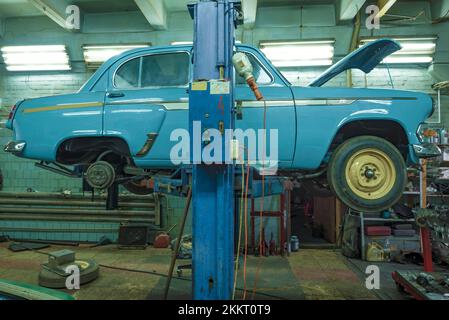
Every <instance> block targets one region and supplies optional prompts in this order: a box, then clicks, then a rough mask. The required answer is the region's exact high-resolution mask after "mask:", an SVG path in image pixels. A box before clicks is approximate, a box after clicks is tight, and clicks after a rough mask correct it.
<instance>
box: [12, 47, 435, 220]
mask: <svg viewBox="0 0 449 320" xmlns="http://www.w3.org/2000/svg"><path fill="white" fill-rule="evenodd" d="M399 49H400V46H399V44H398V43H396V42H394V41H393V40H390V39H379V40H376V41H374V42H372V43H369V44H367V45H365V46H364V47H362V48H359V49H358V50H356V51H354V52H352V53H351V54H349V55H348V56H346V57H345V58H343V59H341V60H340V61H339V62H338V63H336V64H334V65H333V66H331V67H330V68H329V69H328V70H327V71H325V72H324V73H323V74H322V75H321V76H319V77H318V78H317V79H315V80H314V81H312V82H311V83H310V84H309V85H307V86H304V87H296V86H292V85H291V84H290V83H289V82H288V81H287V80H286V79H285V78H284V77H283V76H282V74H281V73H280V72H279V71H278V70H277V69H276V68H275V67H274V66H273V65H272V64H271V63H270V61H269V60H268V59H267V58H266V57H265V56H264V54H263V53H262V52H261V51H260V50H258V49H256V48H254V47H251V46H247V45H237V46H236V50H237V51H239V52H243V53H245V54H246V55H247V57H248V58H249V60H250V61H251V64H252V65H253V69H254V76H255V80H256V82H257V84H258V86H259V88H260V91H261V92H262V93H263V95H264V97H265V102H262V101H256V100H255V98H254V96H253V94H252V92H251V90H250V89H249V87H248V86H247V85H246V83H245V80H244V79H242V78H240V77H238V76H236V80H235V90H234V95H235V100H236V105H237V108H236V110H239V111H238V112H237V113H238V117H237V119H236V121H235V126H236V128H241V129H244V130H246V129H248V128H254V129H258V128H262V124H263V121H262V119H263V113H264V103H266V106H267V123H266V124H267V129H278V135H279V153H278V160H279V162H278V168H279V170H280V171H282V173H283V174H289V175H293V176H294V175H296V176H297V177H302V178H311V177H313V178H314V179H315V181H317V180H320V181H321V183H322V184H324V185H328V186H329V187H330V189H331V190H332V191H333V192H334V193H335V194H336V195H337V196H338V197H339V198H340V199H341V200H342V201H343V202H344V203H346V204H347V205H348V206H350V207H352V208H354V209H357V210H360V211H378V210H383V209H386V208H388V207H390V206H392V205H393V204H394V203H396V202H397V201H398V200H399V198H400V197H401V195H402V192H403V189H404V187H405V184H406V179H407V177H406V165H407V164H413V163H415V164H416V163H418V159H419V158H420V157H432V156H436V155H439V154H440V150H439V149H438V148H437V147H436V146H434V145H431V144H427V143H424V142H423V140H422V138H421V137H420V135H419V131H420V126H421V124H422V123H423V122H424V121H425V120H426V119H427V118H428V117H429V116H430V115H431V114H432V112H433V109H434V106H433V100H432V98H431V97H430V96H429V95H427V94H424V93H420V92H411V91H401V90H386V89H366V88H332V87H322V86H323V85H324V84H326V83H327V82H328V81H329V80H331V79H332V78H334V77H335V76H337V75H338V74H340V73H342V72H344V71H346V70H349V69H359V70H362V71H363V72H365V73H368V72H370V71H371V70H372V69H373V68H375V67H376V66H377V65H378V64H379V63H380V62H381V61H382V60H383V59H384V58H385V57H386V56H388V55H390V54H391V53H393V52H395V51H397V50H399ZM191 54H192V47H191V46H167V47H148V48H139V49H135V50H131V51H127V52H125V53H122V54H120V55H118V56H116V57H113V58H111V59H109V60H108V61H107V62H105V63H104V64H103V65H102V66H101V67H100V68H99V69H98V70H97V71H96V72H95V73H94V74H93V76H92V77H91V78H90V79H89V80H88V81H87V82H86V83H85V84H84V85H83V86H82V88H81V89H80V90H79V91H78V92H77V93H74V94H65V95H58V96H50V97H42V98H36V99H26V100H23V101H20V102H18V103H17V104H16V105H15V106H14V107H13V108H12V110H11V113H10V115H9V119H8V122H7V128H9V129H12V130H13V140H12V141H11V142H9V143H8V144H7V145H6V146H5V151H7V152H12V153H14V154H15V155H16V156H19V157H23V158H28V159H36V160H38V161H39V163H38V166H41V167H45V168H47V169H48V168H50V169H52V170H53V171H55V172H60V173H63V174H68V175H73V176H78V177H79V176H83V177H84V178H85V179H87V180H88V182H89V183H90V184H91V185H94V186H96V187H101V188H107V187H109V186H110V185H111V184H112V182H114V181H115V180H116V179H121V181H123V182H124V183H123V185H124V186H125V187H126V188H127V189H128V190H130V191H131V192H134V193H138V194H142V193H149V192H151V191H152V190H151V188H149V187H148V184H147V183H146V182H145V178H144V177H145V176H151V175H152V174H156V173H159V172H170V171H172V170H175V169H176V166H175V165H174V164H173V162H172V161H171V160H170V150H171V148H172V147H173V146H174V145H175V144H176V141H171V140H170V134H171V132H172V131H173V130H174V129H177V128H186V129H187V128H188V97H189V93H188V85H189V82H190V81H191V69H192V65H191V61H192V59H191ZM95 164H96V165H95ZM67 166H75V170H71V169H69V168H68V167H67ZM325 172H327V175H326V174H324V173H325ZM126 178H130V179H128V180H126ZM326 180H327V181H326Z"/></svg>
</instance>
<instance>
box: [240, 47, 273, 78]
mask: <svg viewBox="0 0 449 320" xmlns="http://www.w3.org/2000/svg"><path fill="white" fill-rule="evenodd" d="M245 54H246V56H247V57H248V59H249V61H250V62H251V64H252V66H253V75H254V78H255V79H256V83H257V84H262V85H263V84H270V83H271V82H272V78H271V76H270V75H269V74H268V73H267V71H266V70H265V69H264V67H263V66H262V64H261V63H260V62H259V60H257V59H256V58H255V57H254V56H253V55H252V54H250V53H246V52H245ZM235 77H236V78H235V83H236V84H237V85H242V84H245V85H246V81H245V79H243V78H242V77H241V76H239V75H238V74H236V75H235Z"/></svg>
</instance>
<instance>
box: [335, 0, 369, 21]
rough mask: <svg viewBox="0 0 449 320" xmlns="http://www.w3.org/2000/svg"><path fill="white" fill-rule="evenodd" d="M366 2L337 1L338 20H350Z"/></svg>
mask: <svg viewBox="0 0 449 320" xmlns="http://www.w3.org/2000/svg"><path fill="white" fill-rule="evenodd" d="M365 2H366V0H340V1H339V7H338V8H339V12H338V18H339V20H352V19H354V17H355V15H356V14H357V12H359V10H360V9H361V8H362V7H363V5H364V4H365Z"/></svg>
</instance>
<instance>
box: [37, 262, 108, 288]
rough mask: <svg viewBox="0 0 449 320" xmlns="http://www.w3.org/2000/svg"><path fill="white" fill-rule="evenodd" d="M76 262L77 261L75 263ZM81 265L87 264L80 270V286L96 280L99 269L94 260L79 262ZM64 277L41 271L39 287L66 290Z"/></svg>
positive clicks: (44, 270) (45, 270)
mask: <svg viewBox="0 0 449 320" xmlns="http://www.w3.org/2000/svg"><path fill="white" fill-rule="evenodd" d="M77 262H78V261H77ZM79 262H81V263H83V264H87V267H86V268H85V269H81V270H80V285H83V284H86V283H88V282H91V281H93V280H95V279H97V278H98V276H99V274H100V267H99V266H98V263H97V262H95V261H94V260H90V259H89V260H79ZM65 281H66V277H64V276H61V275H59V274H57V273H54V272H51V271H49V270H47V269H44V268H43V269H42V270H41V272H40V273H39V285H40V286H42V287H46V288H52V289H64V288H66V284H65Z"/></svg>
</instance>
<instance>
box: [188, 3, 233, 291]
mask: <svg viewBox="0 0 449 320" xmlns="http://www.w3.org/2000/svg"><path fill="white" fill-rule="evenodd" d="M239 4H240V1H234V0H216V1H199V2H198V3H195V4H193V5H190V6H189V10H190V13H191V15H192V17H193V19H194V45H193V81H192V83H191V84H190V88H189V131H190V146H191V148H190V151H191V153H190V155H191V160H192V161H193V170H192V196H193V199H192V216H193V222H192V236H193V248H192V250H193V252H192V272H193V298H194V299H196V300H209V299H230V298H231V296H232V281H233V274H234V272H233V258H234V245H233V243H234V166H233V164H229V163H228V164H225V163H221V164H216V163H215V164H209V165H208V164H205V163H203V162H197V163H195V157H197V156H198V152H200V153H202V151H203V149H204V148H207V145H208V142H201V143H199V141H196V140H195V137H196V135H195V130H194V126H193V123H194V121H201V133H204V132H205V131H207V130H208V129H217V130H219V131H220V132H221V134H222V135H221V137H222V149H221V150H222V161H224V160H225V159H224V155H225V154H226V152H225V150H226V148H228V150H230V140H231V137H230V136H225V129H233V128H234V115H233V105H234V97H233V73H234V71H233V65H232V54H233V48H234V32H235V23H236V19H237V12H236V10H234V9H235V8H236V6H238V5H239Z"/></svg>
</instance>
